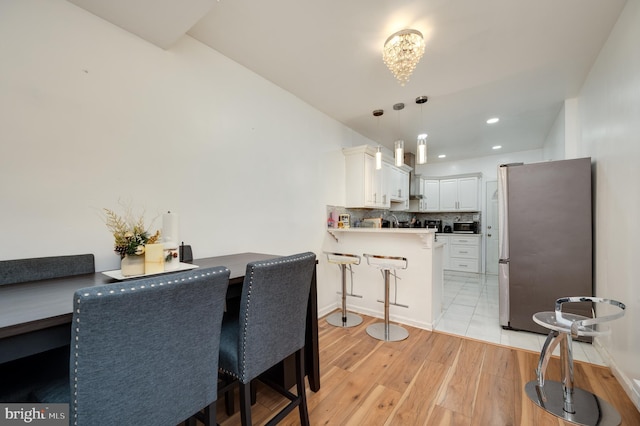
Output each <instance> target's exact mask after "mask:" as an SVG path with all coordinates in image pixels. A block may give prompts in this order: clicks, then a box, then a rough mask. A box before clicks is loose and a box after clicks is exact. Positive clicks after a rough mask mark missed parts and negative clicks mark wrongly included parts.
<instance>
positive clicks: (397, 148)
mask: <svg viewBox="0 0 640 426" xmlns="http://www.w3.org/2000/svg"><path fill="white" fill-rule="evenodd" d="M393 109H394V110H395V111H401V110H403V109H404V104H403V103H402V102H400V103H397V104H395V105H394V106H393ZM396 118H397V120H398V133H400V114H399V113H396ZM393 152H394V157H395V160H396V161H395V163H396V167H402V165H403V164H404V141H403V140H397V141H395V142H394V144H393Z"/></svg>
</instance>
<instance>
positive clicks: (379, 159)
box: [376, 146, 382, 170]
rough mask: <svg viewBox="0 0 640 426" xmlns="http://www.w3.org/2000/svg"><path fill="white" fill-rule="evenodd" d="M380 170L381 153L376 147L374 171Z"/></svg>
mask: <svg viewBox="0 0 640 426" xmlns="http://www.w3.org/2000/svg"><path fill="white" fill-rule="evenodd" d="M381 168H382V151H381V150H380V147H379V146H378V151H376V170H380V169H381Z"/></svg>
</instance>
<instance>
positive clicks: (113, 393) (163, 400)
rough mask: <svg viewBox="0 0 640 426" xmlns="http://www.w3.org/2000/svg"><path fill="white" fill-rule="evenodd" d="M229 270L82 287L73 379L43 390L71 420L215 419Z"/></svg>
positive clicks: (41, 397) (39, 395) (39, 397)
mask: <svg viewBox="0 0 640 426" xmlns="http://www.w3.org/2000/svg"><path fill="white" fill-rule="evenodd" d="M228 283H229V270H228V269H227V268H225V267H216V268H203V269H194V270H191V271H187V272H180V273H175V274H168V275H161V276H156V277H153V278H146V279H140V280H131V281H124V282H120V283H116V284H108V285H102V286H97V287H89V288H84V289H80V290H78V291H76V293H75V295H74V300H73V304H74V309H73V322H72V331H71V354H70V374H69V376H70V377H69V379H67V380H65V381H63V382H57V383H51V384H50V385H48V386H45V387H43V388H41V389H39V390H38V391H36V392H35V393H34V394H35V399H36V401H38V402H43V403H64V402H67V403H70V417H71V419H70V420H71V424H76V425H80V426H82V425H90V426H94V425H109V426H110V425H124V424H140V425H154V426H155V425H171V426H173V425H176V424H178V423H180V422H182V421H184V420H186V419H189V418H190V417H192V416H194V415H195V414H196V413H199V412H200V411H201V410H202V409H204V418H202V420H203V421H204V423H205V424H207V425H215V424H216V420H215V418H216V415H215V414H216V410H215V401H216V399H217V380H218V371H217V366H218V348H219V344H220V329H221V323H222V315H223V311H224V302H225V296H226V290H227V286H228Z"/></svg>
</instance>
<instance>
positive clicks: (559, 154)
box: [542, 105, 565, 161]
mask: <svg viewBox="0 0 640 426" xmlns="http://www.w3.org/2000/svg"><path fill="white" fill-rule="evenodd" d="M564 118H565V106H564V105H563V106H562V109H561V110H560V112H559V113H558V116H557V117H556V120H555V121H554V122H553V126H551V130H550V131H549V134H548V135H547V138H546V139H545V142H544V146H543V147H542V153H543V154H542V156H543V158H544V159H545V160H547V161H553V160H564V159H565V158H564V139H565V131H564V128H565V123H564Z"/></svg>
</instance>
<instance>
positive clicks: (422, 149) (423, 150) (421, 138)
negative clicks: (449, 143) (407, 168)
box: [416, 133, 427, 164]
mask: <svg viewBox="0 0 640 426" xmlns="http://www.w3.org/2000/svg"><path fill="white" fill-rule="evenodd" d="M416 152H417V153H418V155H417V156H416V157H417V158H416V163H417V164H427V134H426V133H422V134H420V135H418V147H417V150H416Z"/></svg>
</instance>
